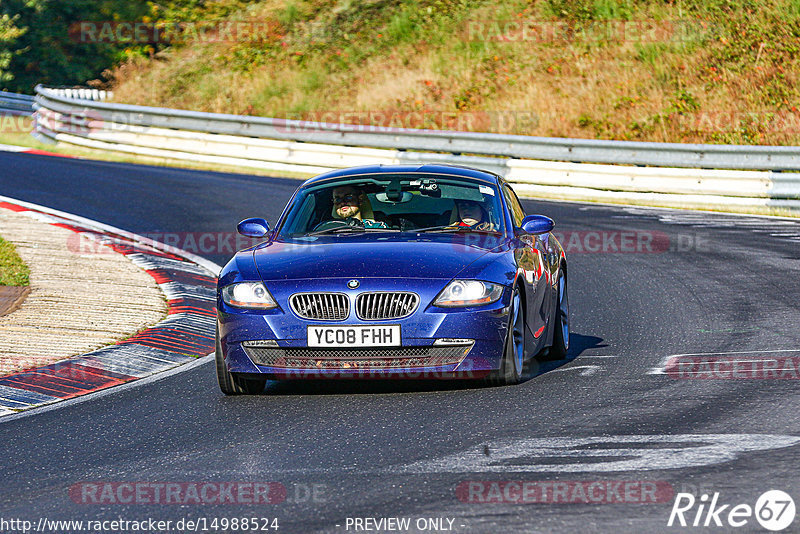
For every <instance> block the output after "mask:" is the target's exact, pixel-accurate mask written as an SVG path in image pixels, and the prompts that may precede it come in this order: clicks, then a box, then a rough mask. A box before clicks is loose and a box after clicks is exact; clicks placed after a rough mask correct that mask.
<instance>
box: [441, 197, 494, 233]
mask: <svg viewBox="0 0 800 534" xmlns="http://www.w3.org/2000/svg"><path fill="white" fill-rule="evenodd" d="M455 204H456V209H455V210H454V220H453V222H452V223H451V226H468V227H470V228H474V229H476V230H486V231H489V232H492V231H494V230H495V226H494V224H492V223H491V222H490V221H489V215H488V214H487V213H486V210H485V209H483V206H481V205H480V203H479V202H476V201H474V200H456V201H455ZM456 214H457V215H456Z"/></svg>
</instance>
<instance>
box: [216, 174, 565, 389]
mask: <svg viewBox="0 0 800 534" xmlns="http://www.w3.org/2000/svg"><path fill="white" fill-rule="evenodd" d="M553 226H554V222H553V221H552V220H551V219H549V218H548V217H544V216H542V215H527V216H526V214H525V211H524V210H523V208H522V205H521V204H520V202H519V199H518V198H517V196H516V194H515V193H514V191H513V190H512V188H511V187H510V186H509V184H508V183H506V182H505V180H504V179H503V178H502V177H500V176H498V175H495V174H493V173H490V172H486V171H481V170H476V169H470V168H466V167H458V166H450V165H421V166H420V165H413V166H412V165H404V166H370V167H357V168H350V169H344V170H337V171H333V172H329V173H326V174H322V175H320V176H317V177H315V178H312V179H310V180H308V181H306V182H305V183H303V184H302V185H301V186H300V187H299V188H298V189H297V191H296V192H295V193H294V196H293V197H292V198H291V200H290V201H289V203H288V204H287V206H286V208H285V209H284V210H283V213H282V214H281V216H280V218H279V219H278V221H277V222H276V223H275V227H274V229H270V228H269V225H268V224H267V221H265V220H264V219H261V218H252V219H246V220H244V221H242V222H241V223H239V226H238V231H239V233H241V234H243V235H245V236H248V237H253V238H263V239H264V241H263V242H261V243H260V244H258V245H256V246H253V247H251V248H247V249H245V250H241V251H239V252H237V253H236V255H235V256H234V257H233V258H232V259H231V260H230V261H229V262H228V263H227V264H226V265H225V267H224V268H223V269H222V272H221V273H220V275H219V282H218V289H217V319H218V320H217V333H216V368H217V377H218V381H219V386H220V388H221V390H222V391H223V393H225V394H228V395H236V394H253V393H260V392H262V391H263V390H264V386H265V383H266V381H267V380H268V379H274V380H281V379H299V378H398V379H399V378H445V379H451V378H452V379H459V378H461V379H483V380H487V381H489V382H491V383H493V384H514V383H517V382H519V381H520V380H521V379H522V378H523V377H524V374H525V372H524V369H525V364H526V363H527V362H528V361H529V360H530V359H531V358H550V359H560V358H563V357H565V355H566V352H567V349H568V346H569V305H568V299H567V260H566V256H565V254H564V250H563V248H562V246H561V244H560V243H559V242H558V241H557V240H556V238H555V236H554V235H553V234H552V233H551V230H552V229H553Z"/></svg>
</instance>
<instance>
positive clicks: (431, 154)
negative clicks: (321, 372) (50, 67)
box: [34, 86, 800, 209]
mask: <svg viewBox="0 0 800 534" xmlns="http://www.w3.org/2000/svg"><path fill="white" fill-rule="evenodd" d="M64 91H65V90H63V89H58V90H53V89H49V88H45V87H42V86H39V87H37V88H36V92H37V96H36V103H35V104H34V107H35V108H36V110H37V111H36V114H35V119H36V120H35V132H36V134H37V135H38V136H39V137H40V138H46V139H50V140H52V141H57V142H64V143H70V144H73V145H79V146H84V147H90V148H96V149H101V150H112V151H119V152H126V153H133V154H139V155H144V156H152V157H160V158H170V159H184V160H192V161H203V162H208V163H219V164H226V165H235V166H239V167H251V168H262V169H271V170H276V171H299V172H305V173H312V174H314V173H319V172H324V171H327V170H331V169H337V168H342V167H348V166H353V165H368V164H381V163H383V164H401V163H434V162H436V163H451V164H460V165H469V166H474V167H480V168H484V169H487V170H490V171H493V172H496V173H498V174H501V175H504V176H506V178H507V179H508V180H509V181H511V182H512V183H514V184H515V187H516V188H517V189H518V191H519V192H520V193H522V194H530V195H534V196H538V195H546V196H557V197H561V198H574V199H579V200H583V199H601V200H610V201H624V202H627V201H631V200H634V201H635V200H640V201H643V202H648V203H654V202H655V203H660V204H663V205H676V204H680V205H685V206H698V207H702V206H708V205H712V204H713V205H723V206H726V205H727V206H776V207H785V208H789V209H800V174H795V173H788V172H775V171H780V170H786V169H794V168H800V147H764V146H729V145H727V146H726V145H681V144H670V143H630V142H623V141H595V140H583V139H555V138H540V137H525V136H511V135H498V134H487V133H468V132H446V131H430V130H410V129H391V128H383V129H381V128H374V127H369V126H359V125H346V124H327V123H310V122H302V121H287V120H281V119H272V118H265V117H249V116H239V115H225V114H217V113H201V112H195V111H186V110H173V109H165V108H154V107H145V106H131V105H125V104H114V103H108V102H102V101H98V100H90V99H87V98H83V99H81V98H74V96H73V95H76V94H77V95H78V96H80V94H81V93H80V92H78V93H74V92H73V93H65V92H64ZM73 91H74V90H73ZM91 96H92V97H94V96H95V95H94V94H91ZM103 96H107V95H103ZM97 97H98V98H100V94H99V93H98V94H97ZM415 150H424V152H418V151H415ZM464 154H474V155H464ZM543 160H556V161H543ZM558 160H564V161H558ZM576 161H591V162H593V163H592V164H584V163H576ZM597 163H615V165H600V164H597ZM625 164H637V165H670V166H669V167H663V166H657V167H641V166H624V165H625ZM706 166H712V167H717V169H706V168H703V167H706ZM720 169H729V170H720ZM730 169H734V170H730ZM748 169H759V170H758V171H754V170H748Z"/></svg>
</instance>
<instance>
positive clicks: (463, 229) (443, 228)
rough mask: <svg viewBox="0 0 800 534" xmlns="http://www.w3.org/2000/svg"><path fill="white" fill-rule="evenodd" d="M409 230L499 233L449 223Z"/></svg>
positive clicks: (418, 231) (419, 231)
mask: <svg viewBox="0 0 800 534" xmlns="http://www.w3.org/2000/svg"><path fill="white" fill-rule="evenodd" d="M408 231H409V232H416V233H424V232H431V233H436V232H441V233H445V232H475V233H480V234H499V233H500V232H498V231H497V230H478V229H477V228H472V227H471V226H451V225H449V224H448V225H442V226H429V227H428V228H416V229H409V230H408Z"/></svg>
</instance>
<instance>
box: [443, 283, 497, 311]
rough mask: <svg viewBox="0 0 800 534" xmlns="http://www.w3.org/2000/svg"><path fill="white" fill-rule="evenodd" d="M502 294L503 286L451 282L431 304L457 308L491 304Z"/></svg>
mask: <svg viewBox="0 0 800 534" xmlns="http://www.w3.org/2000/svg"><path fill="white" fill-rule="evenodd" d="M502 294H503V286H501V285H500V284H492V283H489V282H481V281H478V280H453V281H452V282H450V283H449V284H447V287H446V288H444V290H443V291H442V292H441V293H440V294H439V296H438V297H437V299H436V300H435V301H434V302H433V305H434V306H442V307H444V308H457V307H465V306H480V305H482V304H491V303H492V302H495V301H497V299H499V298H500V295H502Z"/></svg>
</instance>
